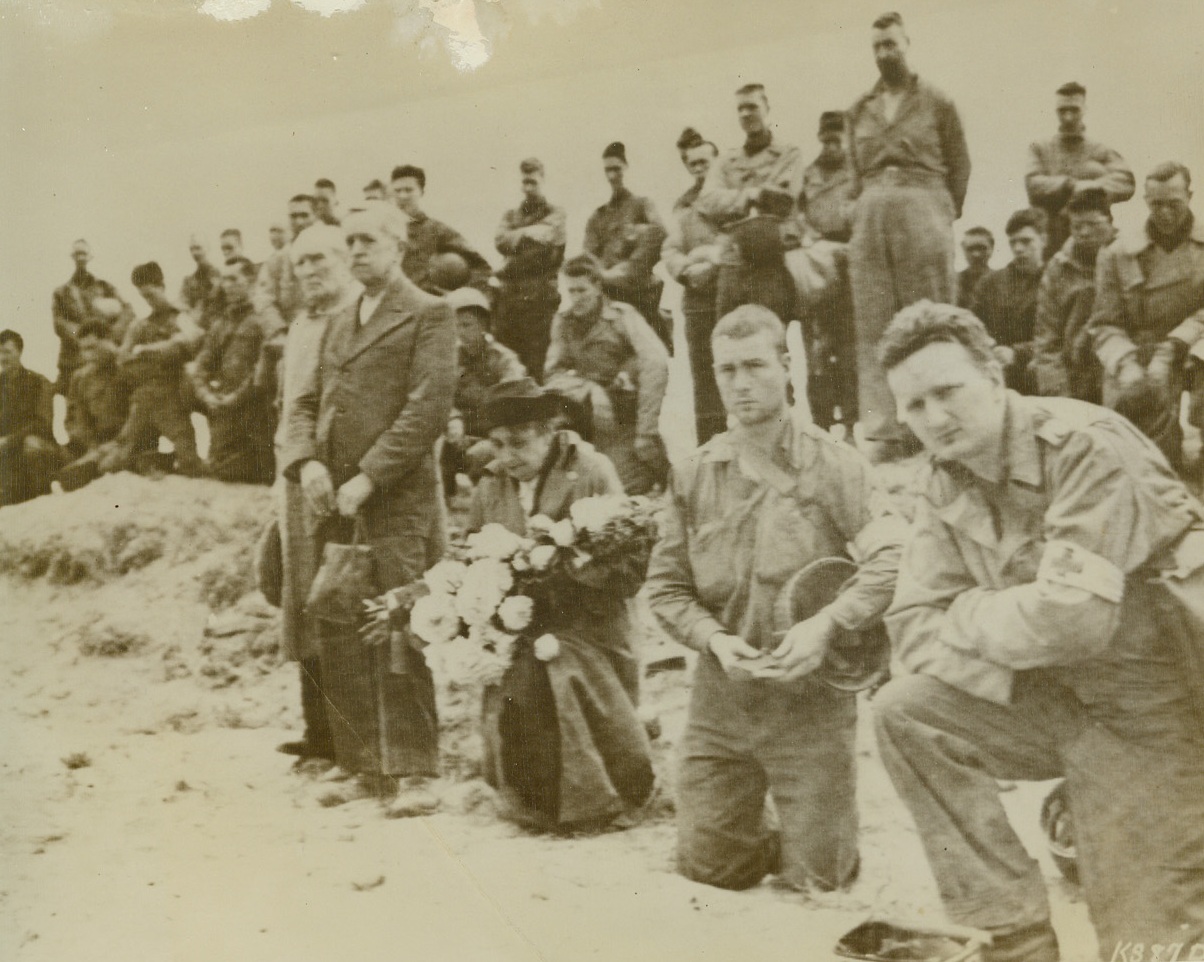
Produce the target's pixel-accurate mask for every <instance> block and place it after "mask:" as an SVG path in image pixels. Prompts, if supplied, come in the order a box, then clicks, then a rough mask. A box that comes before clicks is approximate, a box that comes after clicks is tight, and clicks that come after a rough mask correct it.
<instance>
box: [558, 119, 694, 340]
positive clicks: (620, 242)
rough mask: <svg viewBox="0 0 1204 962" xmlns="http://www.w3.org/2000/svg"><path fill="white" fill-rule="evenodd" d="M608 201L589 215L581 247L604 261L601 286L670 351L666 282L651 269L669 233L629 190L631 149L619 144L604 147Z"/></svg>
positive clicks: (645, 201) (648, 205)
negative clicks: (628, 307)
mask: <svg viewBox="0 0 1204 962" xmlns="http://www.w3.org/2000/svg"><path fill="white" fill-rule="evenodd" d="M602 169H603V171H604V172H605V173H606V180H607V182H608V183H609V184H610V200H608V201H607V202H606V203H605V204H603V205H602V206H601V207H599V208H598V209H597V210H595V211H594V212H593V214H591V215H590V218H589V220H588V221H586V224H585V239H584V241H583V243H582V245H581V246H582V247H583V248H584V249H585V252H586V253H587V254H592V255H593V256H594V257H596V258H597V259H598V261H599V262H600V263H601V264H602V289H603V291H604V292H605V294H606V296H607V297H609V298H610V299H611V300H614V301H620V302H622V303H624V304H630V305H631V306H632V307H634V308H635V309H636V310H637V311H639V312H640V314H641V315H642V316H643V318H644V320H645V321H647V322H648V326H649V327H651V328H652V330H653V331H655V332H656V335H657V337H659V338H660V339H661V341H662V342H663V343H664V345H665V348H666V349H667V350H670V351H671V350H672V349H673V335H672V331H671V330H670V329H669V325H667V324H666V323H665V322H664V320H663V319H662V318H661V314H660V302H661V292H662V291H663V290H664V284H663V283H662V282H661V281H660V280H659V279H657V278H656V277H655V276H654V275H653V273H652V269H653V268H654V267H656V262H657V261H658V260H659V259H660V252H661V244H662V243H664V240H665V236H666V231H665V225H664V224H663V223H662V222H661V218H660V214H658V213H657V212H656V206H655V205H654V204H653V203H652V201H651V200H649V199H648V198H647V197H639V196H637V195H635V194H633V193H632V192H631V191H630V190H628V188H627V186H626V184H625V183H624V180H625V178H626V175H627V148H626V147H625V146H624V145H623V144H622V143H621V142H620V141H617V140H616V141H614V142H612V143H610V144H607V146H606V148H605V149H604V150H603V151H602Z"/></svg>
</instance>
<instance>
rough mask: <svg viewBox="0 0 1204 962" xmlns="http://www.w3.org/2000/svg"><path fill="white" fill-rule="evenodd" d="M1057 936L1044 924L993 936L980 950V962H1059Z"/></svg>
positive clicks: (1051, 928) (1049, 926) (1048, 925)
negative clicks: (988, 943) (989, 942)
mask: <svg viewBox="0 0 1204 962" xmlns="http://www.w3.org/2000/svg"><path fill="white" fill-rule="evenodd" d="M1060 959H1061V954H1060V953H1059V951H1058V936H1057V935H1056V934H1055V932H1054V930H1053V926H1052V925H1050V924H1049V922H1048V921H1046V922H1038V923H1037V924H1035V925H1028V926H1025V927H1024V928H1022V929H1017V930H1016V931H1014V932H1007V933H1005V934H1002V935H999V934H997V935H995V937H994V939H993V940H992V941H991V944H990V945H987V946H984V947H983V950H982V962H1059V960H1060Z"/></svg>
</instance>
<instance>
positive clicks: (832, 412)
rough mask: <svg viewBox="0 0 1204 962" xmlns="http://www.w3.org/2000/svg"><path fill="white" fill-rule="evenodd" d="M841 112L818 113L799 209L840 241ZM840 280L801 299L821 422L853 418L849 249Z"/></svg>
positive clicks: (843, 238) (846, 233)
mask: <svg viewBox="0 0 1204 962" xmlns="http://www.w3.org/2000/svg"><path fill="white" fill-rule="evenodd" d="M844 133H845V117H844V114H843V113H841V112H840V111H838V110H826V111H824V112H823V113H822V114H820V118H819V142H820V144H821V145H822V149H821V150H820V152H819V156H818V157H816V158H815V160H814V161H812V162H811V164H810V165H809V166H808V167H807V169H806V170H804V171H803V193H802V195H801V196H800V197H799V211H800V212H801V213H802V215H803V216H804V217H805V218H806V221H807V223H808V224H809V225H810V226H811V228H812V229H813V230H814V231H816V232H818V234H819V236H820V237H821V238H822V239H823V240H825V241H829V242H831V243H834V244H840V245H842V247H843V246H844V245H846V244H847V243H848V240H849V237H850V236H851V235H852V233H853V206H854V202H853V171H852V170H851V169H850V167H849V155H848V152H847V151H846V150H845V146H844ZM842 255H843V256H842V257H841V258H840V264H841V269H840V271H839V280H838V282H837V283H835V284H833V285H832V286H831V288H830V289H829V291H828V292H827V293H826V295H825V297H824V298H823V300H822V301H820V302H819V303H817V304H815V305H814V306H813V307H811V309H809V310H804V309H803V306H802V305H801V304H800V305H799V308H800V309H799V311H798V313H799V315H800V318H801V320H802V321H803V324H804V331H805V333H806V336H807V367H808V371H807V374H808V378H807V400H808V401H809V403H810V405H811V416H812V418H813V419H814V420H815V423H816V424H818V425H819V426H820V427H823V428H826V427H830V426H831V425H833V424H834V423H835V422H836V420H837V414H838V413H839V415H840V418H839V419H840V421H842V422H843V423H844V424H845V425H851V424H852V423H853V422H854V421H855V420H856V418H857V339H856V334H855V331H854V327H853V297H852V293H851V291H850V290H849V276H848V257H847V251H842Z"/></svg>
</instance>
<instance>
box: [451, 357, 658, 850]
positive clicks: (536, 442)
mask: <svg viewBox="0 0 1204 962" xmlns="http://www.w3.org/2000/svg"><path fill="white" fill-rule="evenodd" d="M559 407H560V401H559V399H557V398H556V397H555V396H553V395H548V394H545V393H543V392H542V391H541V390H540V388H539V386H538V385H537V384H536V383H535V382H534V381H533V380H531V379H530V378H524V379H522V380H519V381H508V382H504V383H502V384H499V385H497V386H496V387H494V388H493V389H492V391H491V392H490V395H489V396H488V398H487V399H486V402H485V405H484V410H483V415H484V421H485V426H486V427H487V429H488V432H489V438H490V440H491V441H492V442H493V445H494V449H495V451H496V455H497V456H496V458H495V459H494V461H493V462H492V463H491V464H490V465H489V466H488V467H487V468H486V469H485V474H484V476H483V477H482V478H481V481H480V483H479V484H478V486H477V489H476V492H475V494H474V497H473V502H472V508H471V511H470V515H469V523H468V528H469V530H470V531H472V530H476V529H479V528H481V527H482V526H484V525H486V524H489V523H491V522H496V523H498V524H502V525H504V526H505V527H507V528H508V529H510V530H511V531H513V532H514V533H515V534H520V535H525V534H526V533H527V522H528V520H529V519H530V518H533V517H535V516H537V515H546V516H547V517H548V518H550V519H551V520H553V521H559V520H561V519H563V518H566V517H568V514H569V507H570V506H571V505H572V504H573V502H574V501H578V500H580V499H581V498H588V497H591V496H594V495H616V496H622V494H623V487H622V485H621V484H620V483H619V477H618V474H617V473H616V472H615V468H614V465H612V464H611V462H610V461H609V459H607V458H606V456H605V455H603V454H600V453H599V452H598V451H596V450H595V449H594V448H593V446H592V445H590V444H588V443H587V442H585V441H583V440H582V439H581V438H580V437H579V436H578V435H576V434H574V433H573V432H572V431H565V430H557V429H556V427H555V423H554V419H555V418H556V416H557V413H558V411H559ZM646 561H647V559H646V558H645V559H642V563H637V564H636V565H635V567H636V568H638V569H640V570H639V571H638V573H637V574H635V575H634V576H633V572H632V566H631V565H630V564H627V565H624V566H623V567H622V569H619V568H616V569H614V570H605V569H603V566H601V565H598V564H596V563H591V564H587V565H586V566H585V567H584V568H583V569H581V570H580V571H579V572H574V573H573V574H572V575H571V576H570V575H568V574H563V575H556V576H554V577H553V578H551V579H549V580H548V581H547V582H546V583H545V584H544V585H543V586H541V591H540V595H539V597H537V598H536V599H535V600H536V604H535V618H536V623H537V625H538V629H539V632H540V633H542V632H547V633H549V634H552V635H554V636H555V637H556V638H557V639H558V640H559V642H560V645H559V652H558V654H556V656H555V657H553V658H550V659H549V660H547V661H544V660H541V659H540V658H539V657H537V653H536V651H535V650H534V648H533V646H532V645H530V644H527V645H521V646H520V647H519V648H518V649H517V653H516V655H515V658H514V662H513V663H512V664H511V666H510V667H509V668H508V669H507V671H506V674H505V676H504V677H503V679H502V681H501V684H500V685H498V686H494V687H491V688H490V689H488V690H487V691H486V693H485V704H484V710H483V721H484V726H485V732H484V735H485V737H484V742H485V756H486V757H485V768H486V778H487V780H488V781H489V782H490V784H492V785H493V787H494V788H496V789H498V791H499V792H500V793H501V795H502V797H503V800H504V801H505V803H506V805H507V808H508V809H509V811H508V812H507V814H508V816H509V817H512V818H514V819H515V820H517V821H520V822H523V823H524V824H528V825H530V826H532V827H538V828H543V829H556V830H562V831H564V830H573V829H589V828H599V827H602V826H604V825H606V824H608V823H610V822H612V821H613V820H614V819H615V818H616V817H618V816H622V815H625V814H627V813H631V812H633V811H635V810H638V809H639V808H640V806H642V805H644V804H645V803H646V802H647V801H648V800H649V798H650V797H651V795H652V791H653V785H654V781H655V778H654V775H653V770H652V759H651V751H650V748H649V745H648V739H647V736H646V734H645V732H644V728H643V725H642V724H641V723H640V720H639V718H638V717H637V714H636V701H637V697H638V688H639V664H638V662H637V660H636V657H635V655H634V653H633V652H632V645H631V642H632V631H633V628H632V622H631V616H630V614H629V604H628V599H629V598H630V597H631V596H632V595H633V594H634V593H635V592H636V591H637V590H638V589H639V586H640V583H641V581H642V577H643V576H642V568H643V566H644V564H646ZM600 569H602V570H600ZM540 654H545V653H543V652H541V653H540Z"/></svg>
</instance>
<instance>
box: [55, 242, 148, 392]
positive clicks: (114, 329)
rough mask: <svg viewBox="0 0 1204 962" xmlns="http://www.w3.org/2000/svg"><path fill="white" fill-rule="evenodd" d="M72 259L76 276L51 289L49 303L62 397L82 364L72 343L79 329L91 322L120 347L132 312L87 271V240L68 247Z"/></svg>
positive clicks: (109, 287)
mask: <svg viewBox="0 0 1204 962" xmlns="http://www.w3.org/2000/svg"><path fill="white" fill-rule="evenodd" d="M71 259H72V260H73V261H74V262H75V273H73V274H72V275H71V280H69V281H67V283H66V284H63V285H62V286H61V287H56V288H55V289H54V296H53V298H52V300H51V312H52V314H53V316H54V333H55V334H57V335H58V337H59V342H60V345H59V363H58V369H59V376H58V381H57V382H56V384H55V390H56V391H57V392H58V393H59V394H62V395H66V393H67V387H68V385H69V384H70V383H71V375H72V373H74V371H75V369H76V368H78V367H79V366H80V364H81V363H82V362H81V360H80V356H79V346H78V345H77V344H76V342H75V338H76V335H77V334H78V332H79V329H80V328H81V327H83V326H84V325H85V324H87V323H88V322H90V321H93V322H96V323H98V324H101V325H102V326H103V327H104V329H105V330H106V331H107V332H108V335H107V336H108V338H109V339H110V340H111V341H113V342H114V343H115V344H120V343H121V339H122V338H123V337H124V336H125V332H126V330H127V329H128V327H129V324H130V321H132V320H133V317H134V311H133V308H131V307H130V306H129V305H128V304H127V303H126V302H125V301H123V300H122V299H121V295H119V294H118V293H117V288H115V287H114V286H113V285H112V284H110V283H109V282H108V281H102V280H100V279H99V278H97V277H95V276H94V275H93V274H92V273H90V272H89V271H88V261H90V260H91V259H92V249H91V248H90V247H89V246H88V242H87V241H86V240H77V241H76V242H75V243H74V244H72V245H71Z"/></svg>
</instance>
